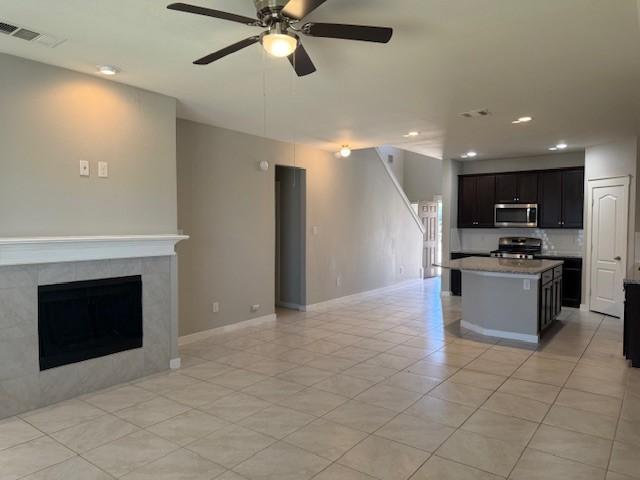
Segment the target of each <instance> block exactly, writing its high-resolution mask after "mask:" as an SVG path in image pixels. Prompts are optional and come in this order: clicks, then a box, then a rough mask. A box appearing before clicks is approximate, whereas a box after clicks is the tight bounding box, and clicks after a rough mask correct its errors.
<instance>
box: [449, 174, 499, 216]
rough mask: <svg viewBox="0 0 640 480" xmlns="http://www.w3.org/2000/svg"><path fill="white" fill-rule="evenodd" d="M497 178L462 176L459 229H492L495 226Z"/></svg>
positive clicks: (459, 187) (459, 194) (459, 185)
mask: <svg viewBox="0 0 640 480" xmlns="http://www.w3.org/2000/svg"><path fill="white" fill-rule="evenodd" d="M495 188H496V182H495V176H493V175H471V176H461V177H459V182H458V227H460V228H491V227H493V225H494V219H493V215H494V205H495Z"/></svg>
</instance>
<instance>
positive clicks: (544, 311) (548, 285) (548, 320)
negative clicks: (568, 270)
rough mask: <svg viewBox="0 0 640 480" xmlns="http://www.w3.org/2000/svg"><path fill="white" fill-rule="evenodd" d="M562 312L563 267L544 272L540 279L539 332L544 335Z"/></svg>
mask: <svg viewBox="0 0 640 480" xmlns="http://www.w3.org/2000/svg"><path fill="white" fill-rule="evenodd" d="M561 311H562V266H560V267H556V268H555V269H552V270H547V271H546V272H543V273H542V275H541V277H540V306H539V310H538V330H539V332H540V333H542V332H543V331H544V330H545V329H547V328H548V327H549V326H550V325H551V324H552V323H553V321H554V320H555V319H556V317H557V316H558V315H559V314H560V312H561Z"/></svg>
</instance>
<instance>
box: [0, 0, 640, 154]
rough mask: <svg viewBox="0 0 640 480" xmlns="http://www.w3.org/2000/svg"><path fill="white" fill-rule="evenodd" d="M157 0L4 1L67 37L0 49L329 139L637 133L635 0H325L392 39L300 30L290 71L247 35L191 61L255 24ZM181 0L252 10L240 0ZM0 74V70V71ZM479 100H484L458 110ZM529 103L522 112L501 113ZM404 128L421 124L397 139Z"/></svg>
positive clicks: (497, 150)
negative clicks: (211, 57)
mask: <svg viewBox="0 0 640 480" xmlns="http://www.w3.org/2000/svg"><path fill="white" fill-rule="evenodd" d="M168 3H170V0H166V1H159V0H135V1H131V0H108V1H105V0H56V1H51V0H2V4H1V5H0V21H1V20H4V21H9V22H14V23H18V24H20V25H24V26H26V27H29V28H32V29H36V30H39V31H43V32H46V33H49V34H53V35H56V36H59V37H63V38H67V39H68V41H67V42H65V43H64V44H62V45H60V46H59V47H57V48H55V49H49V48H46V47H42V46H39V45H37V44H31V43H28V42H24V41H21V40H18V39H14V38H10V37H5V36H0V51H2V52H6V53H10V54H13V55H18V56H21V57H26V58H30V59H34V60H38V61H41V62H45V63H49V64H53V65H59V66H62V67H67V68H70V69H73V70H77V71H81V72H87V73H92V74H95V65H96V64H111V65H117V66H118V67H120V68H121V69H122V70H123V72H122V73H121V74H120V75H119V76H118V77H116V81H120V82H123V83H127V84H130V85H135V86H138V87H142V88H146V89H149V90H153V91H156V92H160V93H164V94H167V95H171V96H173V97H176V98H177V99H178V100H179V115H180V117H183V118H188V119H192V120H196V121H202V122H206V123H210V124H214V125H218V126H222V127H226V128H230V129H234V130H239V131H243V132H248V133H253V134H258V135H263V134H264V132H265V125H264V115H263V104H264V103H263V102H264V96H263V92H264V90H263V87H266V104H267V125H266V136H268V137H271V138H276V139H280V140H286V141H296V142H301V143H308V144H312V145H315V146H318V147H320V148H325V149H336V150H337V149H338V148H339V146H340V145H341V144H343V143H348V144H350V145H352V146H353V147H356V148H357V147H369V146H377V145H382V144H395V145H398V146H401V147H402V148H405V149H408V150H413V151H416V152H418V153H423V154H427V155H432V156H435V157H439V158H442V157H458V156H459V155H460V154H461V153H463V152H464V151H466V150H469V149H474V150H477V151H478V152H479V153H480V157H479V158H488V157H504V156H515V155H530V154H537V153H545V152H547V147H548V146H550V145H552V144H555V143H557V142H559V141H565V142H567V143H568V144H569V145H570V146H571V148H572V149H580V148H584V147H586V146H589V145H594V144H598V143H603V142H607V141H611V140H614V139H616V138H618V137H621V136H624V135H631V134H636V133H637V132H638V129H637V119H638V113H639V111H640V109H639V108H638V107H639V105H640V102H639V101H638V100H639V96H638V93H639V85H640V83H639V80H640V75H639V73H640V68H639V65H638V62H639V60H640V30H639V28H638V5H637V2H636V0H328V1H327V2H326V3H325V4H324V5H323V6H322V7H320V8H319V9H318V10H316V11H315V12H314V13H313V14H312V15H311V16H310V17H309V20H317V21H330V22H331V21H332V22H342V23H360V24H369V25H382V26H391V27H394V29H395V36H394V38H393V40H392V42H391V43H390V44H389V45H379V44H367V43H362V42H349V41H344V40H330V39H322V38H305V39H304V44H305V47H306V48H307V50H308V52H309V53H310V55H311V56H312V58H313V60H314V62H315V63H316V66H317V67H318V72H317V73H315V74H313V75H311V76H309V77H305V78H302V79H299V78H297V77H296V76H295V74H294V73H293V71H292V69H291V67H290V66H289V64H288V62H287V61H286V60H278V59H273V58H269V57H267V56H266V55H265V54H264V53H263V51H262V49H261V48H260V46H259V45H255V46H253V47H250V48H248V49H246V50H243V51H241V52H239V53H236V54H234V55H232V56H229V57H227V58H225V59H222V60H220V61H219V62H216V63H214V64H212V65H210V66H207V67H200V66H195V65H192V63H191V62H192V61H193V60H195V59H196V58H199V57H201V56H203V55H205V54H208V53H211V52H213V51H215V50H218V49H220V48H222V47H225V46H227V45H229V44H231V43H234V42H236V41H238V40H241V39H243V38H246V37H248V36H251V35H253V34H255V33H254V32H256V31H259V30H257V29H255V28H252V27H246V26H244V25H241V24H235V23H231V22H225V21H221V20H216V19H211V18H206V17H200V16H195V15H188V14H183V13H179V12H173V11H169V10H166V8H165V7H166V5H167V4H168ZM191 3H194V4H198V5H202V6H207V7H211V8H216V9H220V10H226V11H230V12H234V13H238V14H244V15H247V16H254V13H255V12H254V9H253V2H252V1H251V0H193V1H191ZM0 75H1V74H0ZM478 108H488V109H489V110H490V111H491V112H492V115H491V116H490V117H486V118H481V119H464V118H461V117H460V116H459V115H458V114H459V113H460V112H464V111H467V110H471V109H478ZM524 114H528V115H532V116H534V117H535V121H534V122H533V123H531V124H527V125H519V126H513V125H511V120H513V119H514V118H516V117H518V116H520V115H524ZM409 130H418V131H420V132H421V136H420V137H418V138H417V139H415V140H413V139H412V140H411V142H408V141H406V140H405V139H403V138H402V134H403V133H406V132H408V131H409Z"/></svg>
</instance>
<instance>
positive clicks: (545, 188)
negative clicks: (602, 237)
mask: <svg viewBox="0 0 640 480" xmlns="http://www.w3.org/2000/svg"><path fill="white" fill-rule="evenodd" d="M583 213H584V170H583V169H575V170H561V171H555V172H543V173H541V174H540V219H539V222H538V226H539V227H540V228H576V229H581V228H582V227H583Z"/></svg>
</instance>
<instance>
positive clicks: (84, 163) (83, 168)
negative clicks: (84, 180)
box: [80, 160, 89, 177]
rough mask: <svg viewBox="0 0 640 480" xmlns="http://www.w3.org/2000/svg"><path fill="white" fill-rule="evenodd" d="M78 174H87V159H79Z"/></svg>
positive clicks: (84, 175) (85, 175)
mask: <svg viewBox="0 0 640 480" xmlns="http://www.w3.org/2000/svg"><path fill="white" fill-rule="evenodd" d="M80 176H81V177H88V176H89V160H80Z"/></svg>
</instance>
